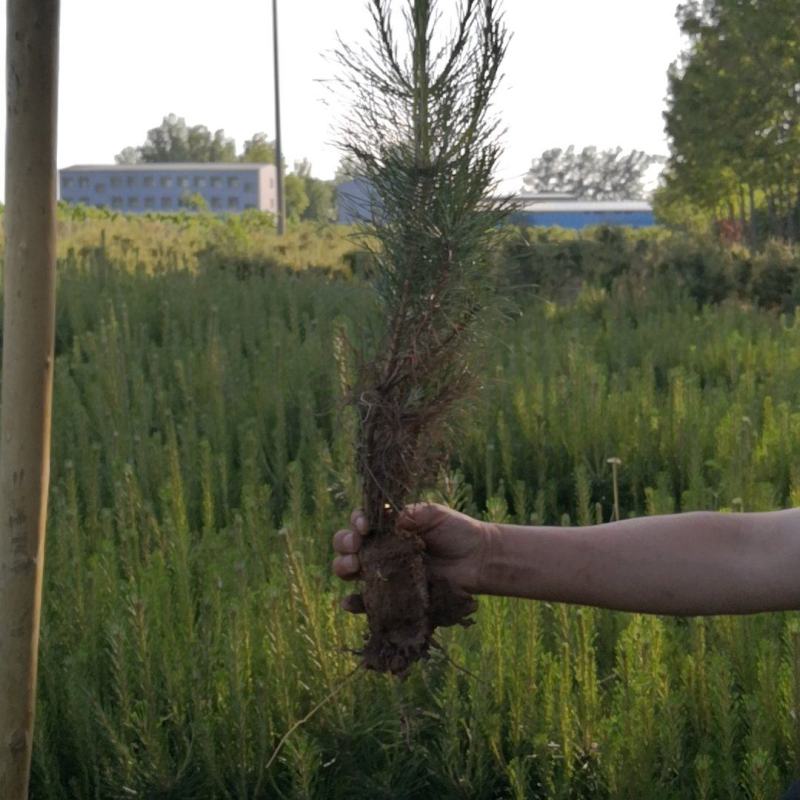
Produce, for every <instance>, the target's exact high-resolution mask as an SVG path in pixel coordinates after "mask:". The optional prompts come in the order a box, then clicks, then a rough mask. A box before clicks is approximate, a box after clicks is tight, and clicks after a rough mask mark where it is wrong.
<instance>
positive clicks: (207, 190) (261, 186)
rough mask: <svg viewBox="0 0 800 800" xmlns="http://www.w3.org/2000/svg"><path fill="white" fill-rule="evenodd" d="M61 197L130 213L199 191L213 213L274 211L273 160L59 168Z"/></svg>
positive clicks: (168, 207) (160, 207)
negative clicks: (269, 162)
mask: <svg viewBox="0 0 800 800" xmlns="http://www.w3.org/2000/svg"><path fill="white" fill-rule="evenodd" d="M58 175H59V197H60V199H61V200H63V201H64V202H66V203H83V204H84V205H88V206H103V207H106V208H113V209H118V210H119V211H125V212H128V213H137V212H147V211H164V212H169V211H174V210H176V209H181V208H185V207H186V200H187V198H189V197H190V196H192V195H200V196H201V197H202V198H203V199H204V200H205V202H206V205H207V206H208V208H209V209H210V210H211V211H216V212H219V213H223V212H227V213H236V212H239V211H244V210H245V209H248V208H255V209H258V210H260V211H270V212H273V213H274V212H276V211H277V207H278V189H277V184H276V180H277V174H276V169H275V165H274V164H238V163H232V164H228V163H213V164H192V163H188V164H168V163H165V164H112V165H82V166H81V165H78V166H74V167H67V168H66V169H62V170H59V173H58Z"/></svg>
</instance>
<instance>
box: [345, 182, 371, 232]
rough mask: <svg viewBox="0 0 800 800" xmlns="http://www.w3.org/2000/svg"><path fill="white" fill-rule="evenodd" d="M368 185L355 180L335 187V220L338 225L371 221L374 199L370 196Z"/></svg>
mask: <svg viewBox="0 0 800 800" xmlns="http://www.w3.org/2000/svg"><path fill="white" fill-rule="evenodd" d="M370 189H371V187H370V184H369V183H368V182H367V181H365V180H360V179H358V178H356V179H355V180H351V181H345V182H344V183H340V184H339V185H338V186H337V187H336V220H337V222H338V223H339V224H340V225H353V224H355V223H357V222H369V221H371V220H372V209H373V207H374V205H375V202H376V199H375V198H374V197H372V196H371V193H370Z"/></svg>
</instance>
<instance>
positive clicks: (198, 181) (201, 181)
mask: <svg viewBox="0 0 800 800" xmlns="http://www.w3.org/2000/svg"><path fill="white" fill-rule="evenodd" d="M205 185H206V179H205V178H204V177H202V176H199V177H197V178H195V179H194V188H195V189H202V188H203V187H204V186H205Z"/></svg>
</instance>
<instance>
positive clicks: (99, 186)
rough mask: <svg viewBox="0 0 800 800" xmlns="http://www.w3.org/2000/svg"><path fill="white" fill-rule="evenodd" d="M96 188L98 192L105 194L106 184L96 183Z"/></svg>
mask: <svg viewBox="0 0 800 800" xmlns="http://www.w3.org/2000/svg"><path fill="white" fill-rule="evenodd" d="M94 190H95V191H96V192H97V194H105V191H106V185H105V184H104V183H96V184H95V185H94Z"/></svg>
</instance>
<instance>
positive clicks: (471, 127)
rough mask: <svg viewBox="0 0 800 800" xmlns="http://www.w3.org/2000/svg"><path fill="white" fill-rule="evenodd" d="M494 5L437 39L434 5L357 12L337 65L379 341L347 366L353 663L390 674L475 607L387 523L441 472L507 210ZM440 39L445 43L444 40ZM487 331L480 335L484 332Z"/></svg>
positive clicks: (384, 4) (468, 1)
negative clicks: (353, 367) (361, 191)
mask: <svg viewBox="0 0 800 800" xmlns="http://www.w3.org/2000/svg"><path fill="white" fill-rule="evenodd" d="M497 6H498V2H497V0H464V2H463V4H462V5H461V6H460V7H459V8H458V10H457V13H456V17H457V19H456V23H455V29H454V33H453V34H452V35H451V36H450V37H449V38H447V39H446V40H443V38H442V37H440V36H438V32H437V30H436V29H437V23H438V22H439V16H438V13H437V3H436V2H435V0H407V2H406V3H405V5H404V9H403V12H404V20H405V29H406V32H407V39H408V41H407V44H408V47H407V53H406V54H403V53H402V52H401V50H400V47H399V44H398V42H397V39H396V37H395V32H394V29H393V26H392V7H391V2H390V0H369V10H370V13H371V17H372V24H373V30H372V34H371V41H370V44H369V45H368V46H366V47H364V48H353V47H350V46H347V45H344V44H342V45H341V46H340V48H339V50H338V51H337V52H336V59H337V61H338V63H339V65H340V67H341V70H342V77H341V80H340V85H341V86H342V87H343V88H344V90H345V91H346V93H347V94H348V95H349V99H350V104H349V105H350V114H349V118H348V120H347V122H346V123H345V125H344V128H343V132H342V142H341V146H342V149H343V151H344V152H345V154H346V155H347V156H349V157H350V159H351V161H352V162H353V164H354V165H355V166H356V171H357V174H358V176H359V177H360V178H361V179H362V180H363V182H364V185H365V186H366V187H368V192H369V195H370V204H371V214H370V216H371V220H370V221H369V223H368V224H365V226H364V231H363V232H364V233H365V234H367V237H365V242H367V243H368V246H370V247H371V249H372V254H373V258H374V262H375V282H374V284H375V289H376V292H377V297H378V301H379V304H380V306H381V310H382V317H383V319H384V321H385V325H386V327H385V329H384V330H383V331H381V332H379V333H377V334H376V336H375V337H374V339H373V342H374V346H373V348H372V351H371V352H370V353H368V354H367V355H366V356H365V357H363V358H362V359H361V361H360V366H359V367H358V370H357V377H356V381H355V386H354V387H353V391H352V400H353V403H354V405H355V407H356V409H357V413H358V419H359V433H358V447H357V450H358V468H359V473H360V478H361V482H362V491H363V499H364V509H365V513H366V515H367V520H368V524H369V526H370V529H371V535H370V536H369V537H368V538H367V540H366V544H365V546H364V548H363V550H362V556H361V560H362V572H363V577H364V587H363V599H364V605H365V608H366V611H367V617H368V621H369V630H370V633H369V638H368V641H367V642H366V645H365V647H364V649H363V651H362V655H363V664H364V666H365V667H367V668H370V669H375V670H379V671H389V672H392V673H394V674H403V673H405V672H406V671H407V670H408V668H409V667H410V666H411V664H413V663H414V662H415V661H416V660H418V659H419V658H421V657H424V656H426V655H427V653H428V651H429V648H430V645H431V640H432V636H433V631H434V628H435V627H436V626H437V625H453V624H456V623H464V622H465V620H466V619H467V617H468V616H469V615H470V614H471V613H472V612H473V611H474V610H475V607H476V603H475V600H474V599H473V598H472V597H469V596H466V595H464V594H459V593H457V592H456V591H454V590H453V589H452V587H450V586H445V585H438V584H434V583H433V582H432V581H431V578H430V576H429V574H428V572H427V570H426V563H425V552H424V543H423V541H422V539H421V538H420V537H419V536H418V535H416V534H415V533H413V532H412V533H409V532H405V531H402V530H401V529H400V528H399V527H398V526H397V525H396V522H397V520H398V517H399V514H400V512H401V511H402V509H403V508H404V506H405V504H406V503H407V502H409V501H410V500H412V499H413V498H414V497H418V496H419V493H420V492H421V491H422V490H423V488H424V487H425V486H426V484H427V485H428V486H429V485H430V484H431V482H432V481H433V480H435V477H436V475H437V474H438V473H439V470H440V469H441V467H442V464H443V462H444V454H445V452H446V449H445V445H446V442H447V434H448V431H450V430H451V429H452V425H451V423H452V420H453V412H454V411H455V409H456V407H457V405H458V403H459V401H461V400H463V399H464V398H465V397H466V396H468V394H469V392H470V390H471V389H472V388H473V387H474V386H475V381H474V373H473V370H472V369H471V368H470V355H471V353H473V346H474V343H475V339H476V336H477V334H478V333H479V330H480V328H481V327H482V326H481V325H480V322H481V320H483V319H484V318H485V317H484V313H485V311H486V309H487V307H488V305H489V300H490V298H491V296H492V294H491V280H490V278H491V273H492V269H491V263H490V259H491V250H492V243H493V241H494V239H495V238H496V236H497V228H498V226H499V224H500V223H501V222H502V220H503V218H504V217H505V216H506V215H507V214H508V212H509V210H510V206H511V204H510V203H509V202H508V201H506V200H498V199H496V198H495V197H493V193H494V191H495V179H494V172H495V167H496V164H497V161H498V158H499V155H500V146H499V144H498V141H497V123H496V121H495V120H493V119H492V117H491V114H490V101H491V97H492V94H493V92H494V90H495V88H496V87H497V84H498V81H499V79H500V72H499V70H500V63H501V61H502V58H503V55H504V53H505V50H506V43H507V34H506V30H505V27H504V25H503V22H502V20H501V18H500V16H499V15H498V8H497ZM442 42H443V43H442ZM483 327H485V326H483Z"/></svg>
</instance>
